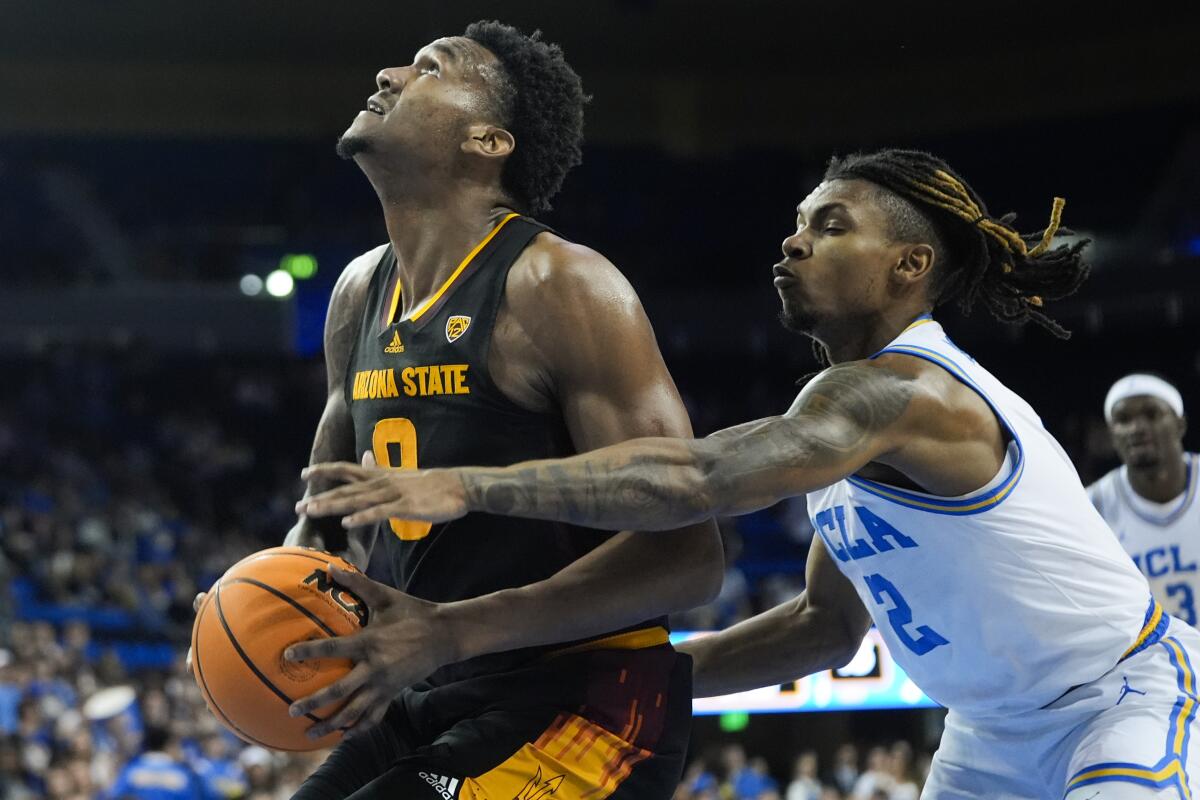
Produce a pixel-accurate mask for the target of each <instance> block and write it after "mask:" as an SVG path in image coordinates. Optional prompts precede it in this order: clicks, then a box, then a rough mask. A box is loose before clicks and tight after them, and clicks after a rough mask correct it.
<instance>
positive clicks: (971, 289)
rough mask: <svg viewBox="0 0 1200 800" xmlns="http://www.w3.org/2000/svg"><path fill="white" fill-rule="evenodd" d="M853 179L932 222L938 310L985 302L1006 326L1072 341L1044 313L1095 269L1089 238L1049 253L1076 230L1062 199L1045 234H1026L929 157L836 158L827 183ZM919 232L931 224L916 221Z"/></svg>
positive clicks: (915, 153)
mask: <svg viewBox="0 0 1200 800" xmlns="http://www.w3.org/2000/svg"><path fill="white" fill-rule="evenodd" d="M854 178H858V179H861V180H865V181H867V182H869V183H872V184H874V185H875V186H877V187H879V188H881V189H884V190H886V192H890V193H891V194H892V195H895V196H897V197H899V198H900V199H901V200H902V201H907V203H905V205H907V204H911V206H912V207H913V208H915V210H916V212H917V215H918V216H919V217H921V218H923V219H924V221H925V222H927V223H928V226H927V227H928V228H930V229H931V230H927V231H926V233H927V234H932V236H931V238H932V240H933V241H931V242H930V243H931V244H933V246H934V248H935V250H936V251H937V253H938V255H939V256H941V257H942V258H941V259H940V261H941V263H942V265H943V266H942V268H941V269H940V270H939V271H938V272H937V273H935V276H934V280H935V283H934V304H935V305H941V304H942V303H945V302H947V301H949V300H956V301H957V302H958V305H959V307H960V308H961V309H962V310H963V313H970V311H971V309H972V308H973V307H974V306H975V304H976V303H977V302H980V301H982V302H983V304H984V305H985V306H987V308H988V310H989V311H990V312H991V313H992V315H993V316H995V317H996V318H997V319H999V320H1001V321H1003V322H1009V323H1024V322H1028V321H1030V320H1032V321H1033V322H1035V323H1037V324H1038V325H1040V326H1042V327H1043V328H1045V329H1046V330H1048V331H1050V332H1051V333H1052V334H1054V335H1055V336H1058V337H1059V338H1063V339H1066V338H1068V337H1069V336H1070V332H1069V331H1067V330H1066V329H1065V328H1063V327H1062V326H1061V325H1059V324H1058V323H1057V322H1055V321H1054V320H1053V319H1051V318H1050V317H1048V316H1046V314H1045V313H1043V312H1042V311H1041V308H1042V306H1043V304H1044V303H1045V301H1047V300H1058V299H1060V298H1063V297H1066V296H1068V295H1070V294H1073V293H1074V292H1075V291H1076V290H1077V289H1078V288H1079V286H1080V284H1082V283H1083V281H1084V279H1085V278H1087V275H1088V271H1089V266H1088V264H1087V263H1086V262H1085V261H1084V260H1083V256H1082V254H1081V251H1082V250H1083V248H1084V247H1085V246H1086V245H1087V244H1088V241H1087V240H1081V241H1077V242H1074V243H1072V244H1064V245H1060V246H1058V247H1056V248H1054V249H1051V248H1050V244H1051V241H1052V240H1053V238H1054V235H1055V234H1056V233H1064V234H1070V233H1071V231H1069V230H1068V229H1066V228H1061V227H1060V221H1061V219H1062V210H1063V206H1064V205H1066V201H1065V200H1064V199H1063V198H1061V197H1056V198H1054V203H1053V206H1052V207H1051V209H1050V222H1049V224H1048V225H1047V226H1046V228H1045V230H1042V231H1039V232H1037V233H1034V234H1026V235H1022V234H1020V233H1018V232H1017V230H1016V229H1015V228H1014V227H1013V222H1014V220H1016V214H1005V215H1004V216H1001V217H993V216H992V215H991V214H989V213H988V210H987V206H986V205H984V202H983V200H982V198H980V197H979V195H978V194H976V193H975V190H974V189H972V188H971V187H970V185H969V184H968V183H967V182H966V181H965V180H963V178H962V177H961V176H959V175H958V174H957V173H955V172H954V170H952V169H951V168H950V166H949V165H948V164H947V163H946V162H945V161H942V160H941V159H940V158H937V157H936V156H932V155H930V154H929V153H924V152H921V151H919V150H891V149H889V150H880V151H878V152H875V153H856V154H854V155H851V156H847V157H846V158H837V157H836V156H835V157H834V158H832V159H830V162H829V166H828V168H827V169H826V170H825V178H824V179H825V180H827V181H829V180H838V179H854ZM892 216H893V217H896V216H897V215H896V214H893V215H892ZM899 216H900V217H903V216H904V214H903V213H901V214H900V215H899ZM910 216H911V214H910ZM901 222H903V220H901ZM910 222H911V221H910ZM909 227H910V228H911V227H912V225H911V224H910V225H909ZM918 227H926V226H920V225H919V221H918ZM893 233H896V231H893Z"/></svg>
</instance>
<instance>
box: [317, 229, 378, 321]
mask: <svg viewBox="0 0 1200 800" xmlns="http://www.w3.org/2000/svg"><path fill="white" fill-rule="evenodd" d="M387 247H388V246H387V245H386V244H381V245H379V246H378V247H373V248H371V249H370V250H368V251H367V252H365V253H363V254H362V255H360V256H358V257H357V258H355V259H353V260H352V261H351V262H350V263H349V264H347V265H346V268H345V269H344V270H342V274H341V275H339V276H338V279H337V282H336V283H335V284H334V286H333V294H332V296H331V297H330V299H329V310H330V313H332V312H333V311H334V309H335V308H337V307H341V306H346V305H349V306H351V307H358V308H360V307H361V306H362V303H363V302H364V301H365V299H366V296H367V288H368V287H369V286H370V284H371V276H372V275H374V274H375V267H376V266H377V265H378V264H379V259H381V258H383V253H384V251H385V250H387Z"/></svg>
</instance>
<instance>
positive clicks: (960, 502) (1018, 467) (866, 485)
mask: <svg viewBox="0 0 1200 800" xmlns="http://www.w3.org/2000/svg"><path fill="white" fill-rule="evenodd" d="M887 353H895V354H897V355H905V356H912V357H914V358H920V359H924V360H925V361H928V362H930V363H931V364H935V365H937V366H939V367H941V368H942V369H944V370H945V371H946V372H949V373H950V374H951V375H952V376H954V378H955V379H956V380H958V381H959V382H960V383H962V384H963V385H964V386H966V387H967V388H968V389H970V390H972V391H973V392H975V393H976V394H977V395H979V397H980V399H982V400H983V402H985V403H987V405H988V408H990V409H991V410H992V414H994V415H995V417H996V420H997V421H998V422H999V423H1000V426H1001V427H1002V428H1003V429H1004V430H1005V431H1006V432H1007V433H1008V436H1009V441H1008V442H1007V443H1006V448H1005V449H1006V451H1010V452H1011V451H1012V450H1014V448H1015V457H1014V458H1012V459H1011V467H1010V469H1009V472H1008V474H1007V475H1006V476H1004V477H1003V479H1002V480H1000V481H999V482H997V481H996V480H995V478H993V479H992V480H990V481H988V483H986V484H984V486H982V487H981V488H979V489H977V490H975V491H974V492H971V493H969V494H966V495H963V496H961V497H942V496H939V495H932V494H926V493H925V492H914V491H912V490H909V489H901V488H898V487H896V486H891V485H889V484H886V483H880V482H878V481H872V480H869V479H867V478H860V477H857V476H854V475H851V476H850V477H849V478H847V479H846V480H847V481H848V482H849V483H850V484H852V485H853V486H855V487H857V488H859V489H862V490H863V491H865V492H869V493H870V494H873V495H876V496H878V497H881V498H883V499H885V500H889V501H891V502H893V503H897V504H899V505H903V506H907V507H909V508H915V509H917V510H919V511H929V512H932V513H935V514H948V515H953V516H963V515H968V514H979V513H981V512H984V511H987V510H989V509H992V508H995V507H996V506H998V505H1000V503H1002V502H1004V500H1005V498H1007V497H1008V496H1009V495H1010V494H1012V492H1013V490H1014V489H1015V488H1016V487H1017V484H1018V483H1020V481H1021V476H1022V475H1023V474H1024V472H1025V448H1024V446H1023V445H1022V444H1021V437H1020V436H1018V435H1017V431H1016V429H1015V428H1014V427H1013V426H1012V425H1011V424H1010V423H1009V421H1008V419H1007V418H1006V417H1005V416H1004V414H1003V413H1001V411H1000V409H999V407H997V406H996V404H995V403H994V402H992V399H991V398H990V397H988V395H987V393H986V392H985V391H983V389H982V388H981V387H980V386H979V385H978V384H976V383H975V381H973V380H971V378H970V376H969V375H967V374H966V372H964V371H963V369H962V367H960V366H958V364H956V363H955V362H954V361H952V360H951V359H949V358H947V357H946V356H944V355H942V354H941V353H939V352H937V351H936V350H930V349H928V348H925V347H919V346H917V345H894V346H892V347H888V348H885V349H883V350H880V351H879V352H878V353H876V354H875V355H873V356H871V357H870V360H874V359H876V358H878V357H879V356H882V355H885V354H887ZM1008 460H1009V459H1007V458H1006V462H1007V461H1008ZM1001 469H1003V466H1001Z"/></svg>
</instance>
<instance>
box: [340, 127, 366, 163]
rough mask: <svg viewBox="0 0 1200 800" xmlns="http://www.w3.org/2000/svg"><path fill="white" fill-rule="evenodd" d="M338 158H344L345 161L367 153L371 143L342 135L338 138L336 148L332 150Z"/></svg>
mask: <svg viewBox="0 0 1200 800" xmlns="http://www.w3.org/2000/svg"><path fill="white" fill-rule="evenodd" d="M334 149H335V151H336V152H337V154H338V157H339V158H344V159H346V160H347V161H349V160H350V159H352V158H354V157H355V156H356V155H358V154H359V153H366V152H369V151H370V149H371V142H370V141H368V140H367V139H366V138H365V137H362V136H354V135H347V134H343V135H342V136H339V137H338V140H337V146H336V147H335V148H334Z"/></svg>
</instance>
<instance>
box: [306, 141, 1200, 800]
mask: <svg viewBox="0 0 1200 800" xmlns="http://www.w3.org/2000/svg"><path fill="white" fill-rule="evenodd" d="M1061 208H1062V205H1061V202H1060V201H1056V203H1055V207H1054V212H1053V214H1052V217H1051V223H1050V225H1049V226H1048V228H1047V230H1046V231H1045V232H1044V233H1043V234H1042V236H1041V237H1040V241H1039V242H1038V243H1036V244H1034V241H1033V240H1030V241H1028V242H1027V241H1026V239H1025V238H1024V237H1022V236H1021V235H1020V234H1018V233H1017V232H1016V231H1015V230H1014V229H1013V227H1012V225H1011V222H1012V219H1011V217H1001V218H997V217H993V216H991V215H990V214H989V213H988V212H987V209H986V207H985V206H984V204H983V202H982V200H980V198H979V197H978V195H977V194H976V193H975V192H974V191H973V190H972V189H971V188H970V187H969V186H967V184H966V183H965V181H963V180H962V179H961V178H960V177H958V176H957V175H955V174H954V172H953V171H952V170H951V169H950V167H949V166H947V165H946V164H945V163H944V162H942V161H940V160H939V159H936V158H934V157H933V156H930V155H928V154H925V153H920V152H914V151H895V150H891V151H883V152H879V153H874V154H870V155H859V156H853V157H850V158H847V159H845V160H835V161H833V162H832V163H831V164H830V167H829V169H828V170H827V171H826V174H825V180H824V181H823V182H822V183H821V185H819V186H818V187H817V188H816V189H814V190H813V192H812V193H811V194H809V196H808V197H807V198H806V199H805V200H804V202H803V203H801V204H800V207H799V208H798V216H797V226H796V231H795V233H793V234H792V235H790V236H789V237H788V238H787V239H785V240H784V242H783V255H784V258H783V260H782V261H780V263H778V264H777V265H776V266H775V267H774V275H775V287H776V289H777V291H778V293H779V295H780V298H781V300H782V303H783V319H784V321H785V324H786V325H787V326H788V327H789V328H792V329H794V330H797V331H800V332H802V333H805V334H807V335H809V336H811V337H812V338H813V340H814V341H815V342H817V343H818V345H819V347H820V349H821V351H822V353H823V354H824V355H825V356H826V357H827V358H828V359H829V361H830V363H831V366H830V367H829V368H828V369H826V370H824V371H823V372H821V373H820V374H819V375H817V376H816V377H815V378H814V379H813V380H811V381H810V382H809V383H808V384H807V385H806V386H805V387H804V389H803V390H802V391H801V392H800V395H799V396H798V397H797V398H796V401H795V402H794V403H793V405H792V407H791V408H790V409H788V411H787V412H786V413H785V414H783V415H782V416H778V417H770V418H767V419H763V420H758V421H756V422H749V423H746V424H743V425H740V426H737V427H734V428H730V429H728V430H725V431H721V432H719V433H716V434H713V435H712V436H709V437H707V438H705V439H699V440H681V439H665V438H657V439H637V440H633V441H630V442H626V443H624V444H620V445H616V446H613V447H607V448H603V449H600V450H595V451H592V452H590V453H586V454H583V455H580V456H575V457H573V458H569V459H562V460H553V461H532V462H526V463H524V464H518V465H516V466H513V467H508V468H503V469H493V468H468V469H456V470H444V471H443V470H430V471H427V472H418V473H412V472H410V473H390V472H387V471H383V470H378V469H371V468H364V467H361V466H359V465H356V464H350V463H345V464H328V465H323V466H317V467H313V468H310V469H309V470H308V472H307V477H309V478H310V479H311V478H340V479H342V480H344V481H346V484H345V485H344V486H341V487H338V488H336V489H333V490H330V491H329V492H325V493H323V494H321V495H318V496H316V497H313V498H310V499H308V500H306V501H303V503H302V505H303V507H304V510H305V511H306V512H307V513H309V514H318V515H329V514H338V515H341V514H345V515H346V516H345V517H344V519H343V524H346V525H356V524H363V523H365V522H368V521H372V520H380V519H385V518H387V517H402V518H419V519H429V520H446V519H453V518H457V517H458V516H460V515H462V514H464V513H467V512H468V511H474V510H481V511H489V512H494V513H504V514H511V515H516V516H526V517H533V518H541V519H562V520H567V521H570V522H575V523H578V524H582V525H594V526H598V527H604V528H630V529H637V530H653V529H656V528H662V529H669V528H675V527H678V526H680V525H681V524H684V523H687V522H690V521H694V520H699V519H704V518H706V517H709V516H713V515H718V514H744V513H747V512H750V511H753V510H755V509H759V508H763V507H765V506H768V505H771V504H772V503H775V502H776V501H778V500H780V499H782V498H785V497H789V496H794V495H798V494H806V495H807V497H808V504H809V513H810V515H811V516H812V519H813V523H814V525H815V526H816V528H817V531H818V532H819V533H820V536H819V537H817V538H816V539H815V540H814V542H813V546H812V549H811V551H810V553H809V561H808V568H807V572H808V575H807V588H806V590H805V592H804V593H803V594H801V595H800V596H799V597H798V598H796V599H795V600H793V601H791V602H788V603H784V604H783V605H780V606H778V607H776V608H774V609H772V610H770V611H767V612H765V613H763V614H761V615H759V616H757V617H754V618H752V619H750V620H748V621H746V622H743V623H741V624H739V625H736V626H734V627H732V628H729V629H728V630H725V631H723V632H721V633H718V634H714V635H712V636H709V637H705V638H702V639H699V640H697V641H695V642H689V643H688V645H686V646H685V648H684V649H685V650H687V652H689V653H690V654H691V655H692V656H693V658H694V667H693V669H694V676H695V682H696V691H697V693H698V694H703V695H720V694H728V693H731V692H736V691H741V690H747V689H752V688H755V687H760V686H767V685H771V684H778V683H782V682H784V681H788V680H792V679H794V678H796V677H797V676H799V675H803V674H807V673H811V672H815V671H818V670H824V669H828V668H831V667H835V666H838V665H841V664H844V663H846V661H847V660H848V659H850V658H851V656H852V655H853V654H854V653H855V652H856V650H857V648H858V646H859V643H860V640H861V638H862V636H863V634H864V633H865V632H866V630H867V629H868V628H869V627H870V625H871V623H872V622H874V624H875V625H876V626H877V627H878V628H879V630H880V632H881V633H882V635H883V636H884V638H885V639H886V640H887V643H888V647H889V649H890V650H891V652H892V655H893V656H894V657H895V658H896V660H897V661H898V662H900V664H901V666H903V668H904V669H905V670H906V671H907V672H908V674H909V675H910V676H911V677H912V678H913V680H914V681H916V683H917V684H918V685H919V686H920V687H921V688H922V689H924V690H925V692H927V693H928V694H929V695H930V696H931V697H933V698H934V699H935V700H937V701H938V702H940V703H942V704H944V705H946V706H948V707H949V709H950V713H949V715H948V716H947V719H946V731H945V735H944V736H943V738H942V743H941V747H940V749H939V750H938V752H937V755H936V757H935V759H934V764H933V768H932V772H931V775H930V778H929V782H928V784H927V785H926V787H925V795H924V796H925V797H926V798H936V800H947V799H948V798H1053V800H1061V798H1064V797H1065V798H1067V799H1068V800H1092V799H1093V798H1095V799H1096V800H1119V799H1121V798H1151V797H1181V796H1182V797H1190V796H1191V795H1190V792H1191V791H1192V790H1191V788H1190V784H1189V774H1190V773H1194V772H1197V771H1198V770H1200V757H1198V756H1197V755H1196V750H1197V747H1194V746H1192V744H1191V741H1190V736H1191V733H1192V727H1193V718H1194V716H1195V713H1196V675H1195V673H1194V671H1193V669H1192V667H1193V664H1195V663H1197V662H1198V659H1200V633H1197V632H1196V631H1195V630H1194V629H1193V628H1191V627H1189V626H1188V625H1186V624H1184V623H1182V622H1181V621H1179V620H1176V619H1174V618H1172V617H1170V616H1169V615H1168V614H1166V613H1164V612H1163V610H1162V607H1161V606H1160V605H1158V604H1157V603H1156V602H1155V601H1154V600H1153V599H1152V598H1151V596H1150V589H1149V586H1148V585H1147V583H1146V579H1145V578H1144V577H1143V576H1142V575H1141V573H1139V572H1138V571H1137V569H1136V568H1135V567H1134V565H1133V563H1132V562H1131V561H1130V559H1129V557H1128V556H1127V555H1126V554H1125V553H1124V551H1122V549H1121V547H1120V545H1119V544H1118V543H1117V540H1116V538H1115V537H1114V536H1113V535H1112V532H1111V531H1110V530H1109V528H1108V526H1107V525H1106V524H1105V522H1104V520H1103V519H1102V518H1101V517H1100V515H1099V514H1098V513H1096V510H1095V509H1094V508H1093V507H1092V504H1091V503H1090V502H1089V501H1088V497H1087V493H1086V492H1085V490H1084V487H1083V485H1082V484H1081V483H1080V481H1079V477H1078V476H1077V474H1076V472H1075V469H1074V467H1073V466H1072V465H1071V463H1070V461H1069V460H1068V459H1067V456H1066V455H1065V453H1064V452H1063V451H1062V449H1061V448H1060V447H1059V445H1058V443H1057V442H1056V441H1055V440H1054V438H1053V437H1052V436H1051V435H1050V434H1049V433H1048V432H1047V431H1046V430H1045V428H1044V427H1043V426H1042V423H1041V420H1040V419H1039V418H1038V416H1037V414H1036V413H1035V412H1034V411H1033V409H1032V408H1030V406H1029V405H1028V404H1027V403H1026V402H1025V401H1024V400H1022V399H1021V398H1020V397H1018V396H1017V395H1016V394H1014V393H1013V392H1012V391H1010V390H1009V389H1007V388H1006V387H1005V386H1004V385H1003V384H1002V383H1001V382H1000V381H999V380H997V379H996V378H995V377H994V376H993V375H992V374H991V373H989V372H988V371H987V370H986V369H984V368H983V367H982V366H981V365H979V364H978V363H976V362H975V360H974V359H972V358H971V356H969V355H968V354H967V353H964V352H963V351H962V350H960V349H959V348H958V347H956V346H955V345H954V344H953V342H951V341H950V339H949V338H947V336H946V334H945V332H944V331H943V330H942V327H941V326H940V325H939V324H938V323H937V321H935V320H934V319H933V318H932V317H931V315H930V312H931V311H932V309H933V308H934V307H935V306H936V305H938V304H939V303H941V302H944V301H947V300H950V299H955V298H957V299H959V300H960V301H961V302H962V303H963V305H964V306H966V307H968V308H969V307H970V305H971V304H972V302H973V301H977V300H979V301H982V302H984V303H985V304H986V305H987V306H988V308H989V310H990V311H992V312H993V313H994V314H995V315H996V316H998V317H1000V318H1001V319H1005V320H1009V321H1024V320H1034V321H1036V322H1038V323H1041V324H1042V325H1044V326H1045V327H1048V328H1050V329H1051V330H1052V331H1055V332H1060V333H1061V329H1060V328H1058V326H1057V325H1055V324H1054V323H1053V322H1052V321H1051V320H1049V319H1048V318H1047V317H1045V316H1044V315H1043V314H1042V312H1041V310H1040V309H1041V307H1042V304H1043V301H1045V300H1052V299H1055V298H1057V297H1061V296H1063V295H1066V294H1068V293H1070V292H1072V291H1074V290H1075V289H1076V288H1077V287H1078V285H1079V283H1080V282H1081V281H1082V279H1083V277H1084V275H1085V274H1086V266H1085V265H1084V264H1083V262H1082V260H1081V257H1080V248H1081V245H1079V244H1077V245H1072V246H1062V247H1058V248H1056V249H1050V239H1051V237H1052V235H1053V233H1054V231H1055V229H1056V228H1057V225H1058V216H1059V213H1060V211H1061ZM339 579H340V578H339ZM347 582H348V583H349V584H350V586H351V588H355V587H356V586H358V585H359V584H360V583H361V581H360V580H359V579H357V578H351V580H350V581H347ZM371 588H382V587H371ZM374 596H375V597H376V598H377V599H379V600H384V599H385V598H386V603H385V605H386V606H387V607H388V609H389V616H390V618H391V619H395V620H396V621H395V622H391V623H384V624H385V625H387V626H388V627H387V629H386V630H384V631H380V632H379V634H378V635H377V636H376V637H375V640H379V641H381V642H384V641H385V642H390V643H394V644H379V645H377V646H375V647H373V648H369V649H368V648H361V647H357V646H356V645H355V642H354V638H356V637H350V638H347V639H340V640H338V639H335V640H328V641H326V642H323V643H322V646H321V648H320V650H321V654H322V655H330V656H338V655H350V654H353V657H354V658H355V659H356V660H358V661H359V662H360V668H364V669H366V670H369V671H370V672H371V673H372V674H378V675H389V676H390V677H391V679H396V680H402V679H403V680H414V679H416V678H418V677H419V676H417V675H405V674H404V673H405V670H404V662H405V659H406V658H408V657H409V655H408V654H410V653H411V652H412V650H411V648H412V647H420V648H430V647H433V648H435V649H436V648H437V647H438V646H440V644H441V643H442V642H441V641H440V639H448V640H454V641H457V642H463V641H467V642H470V640H472V639H473V638H474V637H476V636H478V635H480V634H478V633H476V632H474V631H472V630H470V629H468V628H464V627H461V626H455V625H454V624H453V619H454V618H455V616H456V610H455V609H453V608H447V607H443V608H440V609H435V610H430V609H423V608H421V607H419V606H417V605H415V604H413V603H412V602H411V599H410V598H405V597H403V596H401V595H399V594H398V593H390V594H387V595H384V594H381V593H376V594H375V595H374ZM397 609H404V611H403V613H401V612H398V611H397ZM427 614H433V615H435V616H438V617H440V618H442V619H445V620H448V622H447V624H445V625H444V626H442V627H438V626H431V629H433V630H437V631H438V633H436V634H434V636H436V637H438V638H439V641H438V642H430V641H423V642H418V643H416V644H415V645H414V644H409V643H406V642H407V640H406V633H405V631H406V630H407V629H408V627H409V624H408V623H406V622H405V619H406V615H415V616H422V615H427ZM497 624H502V620H499V619H498V620H497ZM369 627H370V626H368V629H369ZM400 643H403V644H400ZM362 664H366V667H361V665H362Z"/></svg>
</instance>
